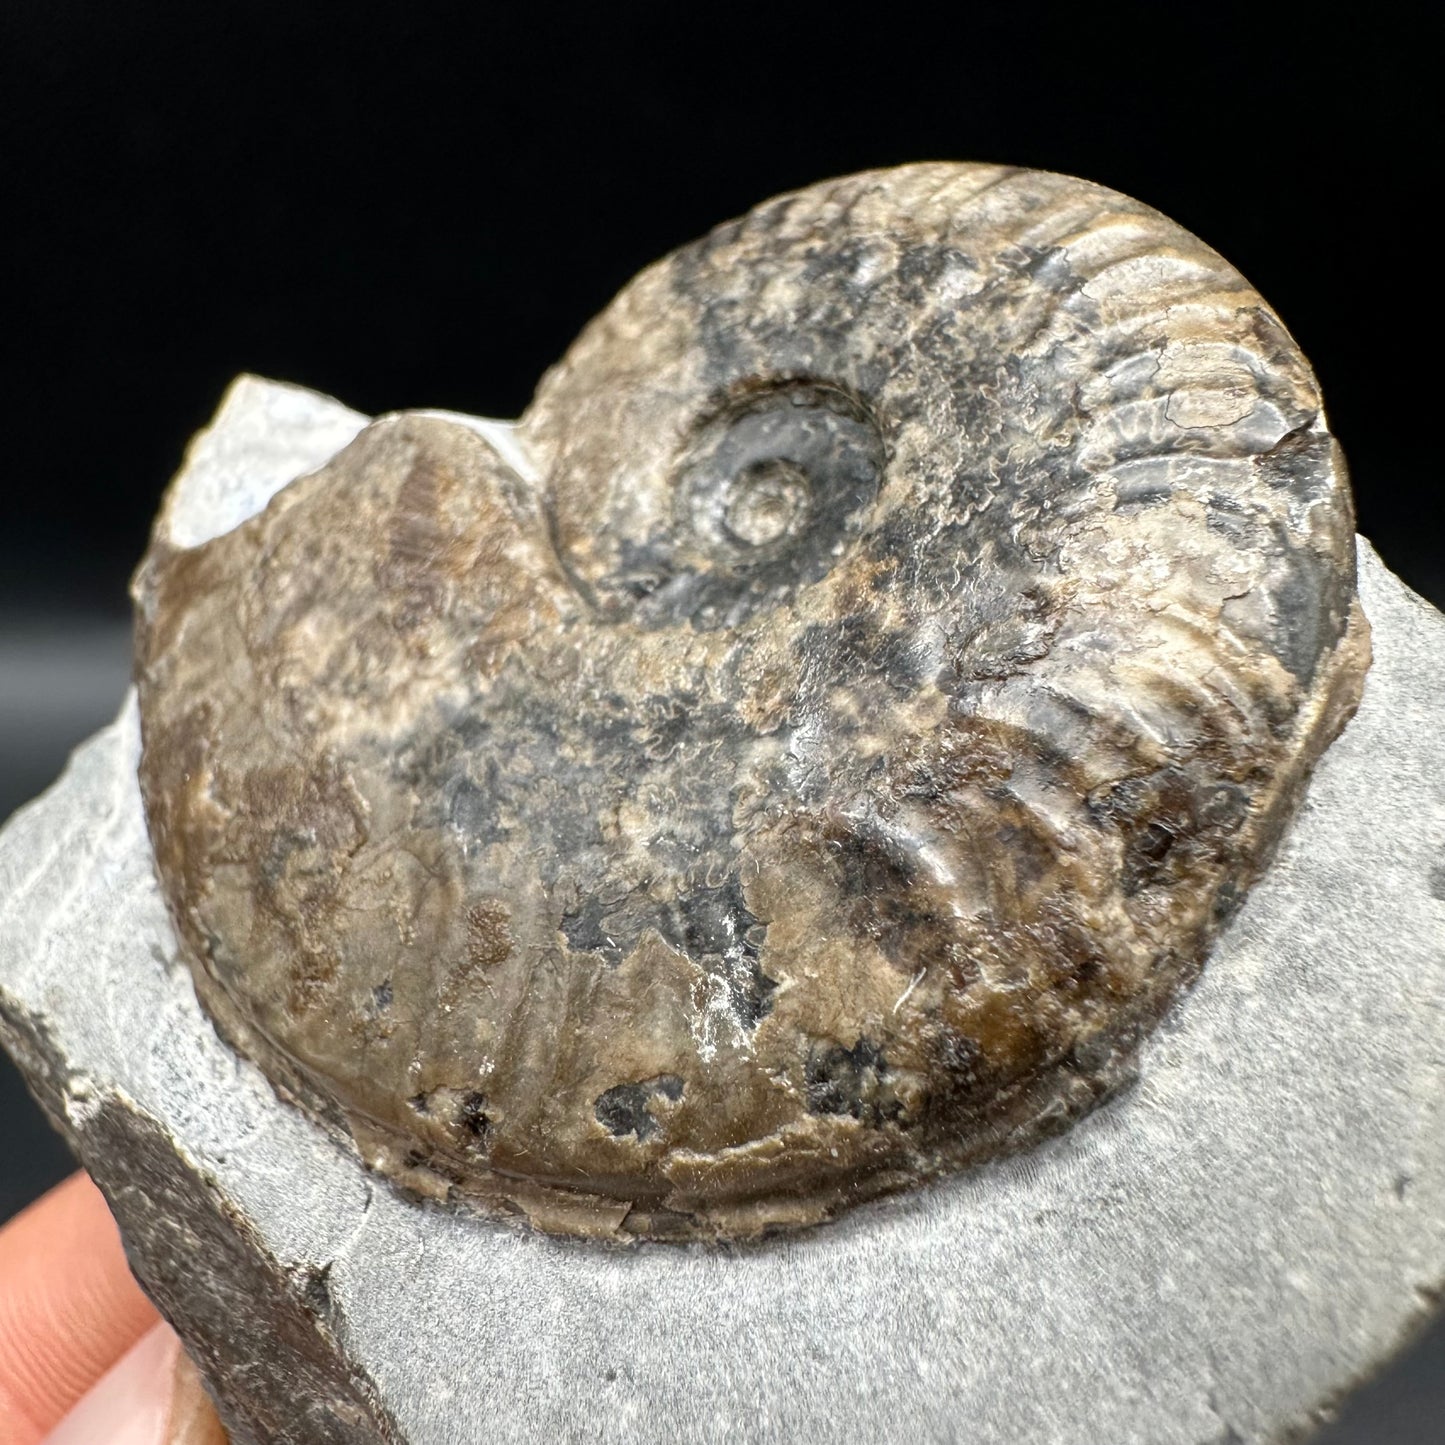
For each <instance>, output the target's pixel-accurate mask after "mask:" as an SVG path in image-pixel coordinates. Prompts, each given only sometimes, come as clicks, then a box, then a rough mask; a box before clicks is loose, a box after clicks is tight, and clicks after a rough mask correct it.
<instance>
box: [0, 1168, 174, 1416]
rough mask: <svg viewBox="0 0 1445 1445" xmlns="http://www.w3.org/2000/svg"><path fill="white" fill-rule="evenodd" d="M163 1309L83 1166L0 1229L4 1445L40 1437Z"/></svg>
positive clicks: (0, 1386)
mask: <svg viewBox="0 0 1445 1445" xmlns="http://www.w3.org/2000/svg"><path fill="white" fill-rule="evenodd" d="M158 1319H159V1316H158V1315H157V1314H156V1311H155V1308H154V1306H152V1305H151V1303H150V1302H149V1301H148V1300H147V1299H146V1298H145V1296H144V1295H143V1294H142V1293H141V1290H140V1287H139V1286H138V1285H137V1284H136V1282H135V1280H134V1279H133V1277H132V1276H131V1273H130V1269H129V1266H128V1265H127V1264H126V1259H125V1253H124V1250H123V1249H122V1248H121V1243H120V1235H119V1233H118V1231H117V1230H116V1227H115V1222H114V1220H113V1219H112V1218H111V1215H110V1211H109V1209H108V1208H107V1206H106V1203H105V1200H104V1198H103V1197H102V1196H101V1194H100V1191H99V1190H98V1189H96V1187H95V1186H94V1184H92V1183H91V1182H90V1180H89V1179H88V1178H87V1177H86V1176H85V1175H83V1174H77V1175H74V1176H72V1177H71V1178H70V1179H67V1180H66V1181H65V1182H64V1183H63V1184H60V1185H57V1186H56V1188H54V1189H52V1190H51V1191H50V1193H48V1194H47V1195H45V1196H44V1197H43V1198H42V1199H40V1200H39V1201H37V1202H36V1203H35V1204H33V1205H31V1206H30V1208H29V1209H27V1210H25V1211H24V1212H23V1213H22V1214H20V1215H18V1216H17V1217H16V1218H15V1219H13V1220H12V1221H11V1222H10V1223H9V1224H8V1225H6V1226H5V1228H4V1229H0V1445H34V1442H36V1441H38V1440H40V1439H41V1438H43V1436H44V1435H45V1433H46V1432H47V1431H48V1430H50V1429H51V1428H53V1426H54V1425H55V1424H56V1422H57V1421H58V1420H59V1419H60V1418H61V1416H62V1415H64V1414H65V1413H66V1411H67V1410H69V1409H70V1408H71V1407H72V1406H73V1405H74V1404H75V1402H76V1401H77V1400H78V1399H79V1398H80V1397H81V1396H82V1395H83V1394H84V1393H85V1392H86V1391H87V1390H88V1389H89V1388H90V1387H91V1385H92V1384H94V1382H95V1381H96V1380H97V1379H98V1378H99V1377H100V1376H101V1375H102V1374H104V1373H105V1372H106V1371H107V1370H108V1369H110V1367H111V1366H112V1365H114V1364H115V1362H116V1361H117V1360H118V1359H120V1357H121V1356H122V1355H123V1354H125V1353H126V1351H127V1350H129V1349H130V1348H131V1346H132V1345H134V1344H135V1342H136V1341H137V1340H138V1339H139V1338H140V1337H141V1335H142V1334H144V1333H145V1332H146V1331H147V1330H148V1329H150V1328H151V1327H152V1326H153V1325H155V1323H156V1322H157V1320H158Z"/></svg>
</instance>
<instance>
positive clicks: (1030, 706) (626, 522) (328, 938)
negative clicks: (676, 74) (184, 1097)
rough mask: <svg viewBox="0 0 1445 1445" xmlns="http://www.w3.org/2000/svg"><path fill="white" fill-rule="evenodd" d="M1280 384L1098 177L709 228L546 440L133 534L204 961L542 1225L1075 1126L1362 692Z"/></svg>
mask: <svg viewBox="0 0 1445 1445" xmlns="http://www.w3.org/2000/svg"><path fill="white" fill-rule="evenodd" d="M1141 262H1143V263H1144V264H1140V263H1141ZM1322 415H1323V413H1322V410H1321V402H1320V397H1319V393H1318V388H1317V386H1316V385H1315V382H1314V379H1313V377H1312V376H1311V374H1310V372H1309V368H1308V366H1307V365H1306V364H1305V362H1304V360H1303V358H1302V357H1300V355H1299V354H1298V352H1297V350H1296V349H1295V347H1294V345H1293V343H1292V342H1291V341H1290V340H1289V337H1288V334H1287V333H1286V332H1285V331H1284V329H1283V327H1282V326H1280V325H1279V323H1278V322H1277V321H1276V320H1275V318H1273V317H1272V316H1271V315H1270V313H1269V312H1268V311H1267V309H1266V308H1265V307H1264V306H1263V304H1262V303H1261V302H1260V300H1259V298H1258V297H1257V296H1256V295H1255V293H1254V292H1253V291H1251V290H1250V288H1249V287H1248V286H1247V284H1246V283H1245V282H1244V281H1243V279H1242V278H1240V277H1239V276H1238V275H1237V274H1236V273H1235V272H1233V271H1232V270H1230V268H1229V267H1228V266H1227V265H1226V264H1225V263H1224V262H1223V261H1221V260H1220V258H1219V257H1218V256H1216V255H1215V254H1214V253H1213V252H1211V251H1209V250H1208V248H1207V247H1205V246H1203V245H1202V244H1201V243H1199V242H1198V241H1196V240H1195V239H1194V238H1193V237H1191V236H1189V235H1188V234H1187V233H1185V232H1183V231H1181V230H1180V229H1179V228H1178V227H1176V226H1174V225H1172V224H1171V223H1169V222H1167V221H1166V220H1164V219H1163V218H1162V217H1160V216H1158V215H1157V214H1155V213H1154V212H1152V211H1150V210H1148V208H1147V207H1144V206H1141V205H1139V204H1138V203H1137V202H1133V201H1130V200H1128V199H1127V198H1124V197H1120V196H1118V195H1115V194H1114V193H1112V192H1109V191H1105V190H1103V189H1101V188H1099V187H1095V186H1090V185H1088V184H1086V183H1084V182H1079V181H1072V180H1069V179H1068V178H1066V177H1060V176H1048V175H1041V174H1038V173H1033V172H1027V171H1007V170H1001V169H997V168H988V167H973V166H948V165H929V166H919V167H905V168H902V169H900V170H897V171H892V172H876V173H870V174H865V175H861V176H855V177H846V178H844V179H842V180H838V181H833V182H828V183H827V184H825V185H822V186H818V187H813V188H811V189H809V190H807V191H803V192H800V193H798V194H797V195H794V196H791V197H785V198H782V199H780V200H778V201H775V202H772V203H769V204H767V205H764V206H763V207H761V208H759V209H758V210H757V211H755V212H754V213H753V214H752V215H750V216H748V217H745V218H743V219H742V220H741V221H738V222H735V223H731V224H729V225H726V226H724V227H721V228H719V229H718V230H717V231H715V232H714V233H713V234H712V235H711V236H710V237H707V238H705V239H704V240H703V241H701V242H699V243H697V244H696V245H693V246H690V247H685V248H684V249H683V250H682V251H680V252H679V253H677V254H676V255H675V256H673V257H671V258H669V259H668V260H667V261H665V262H664V263H662V264H661V265H660V266H658V267H654V268H650V269H649V270H648V271H646V272H644V273H642V274H641V275H640V276H639V277H638V278H637V279H636V280H635V281H634V282H633V283H632V284H631V285H630V286H629V287H628V288H626V290H625V291H624V292H623V293H622V294H621V295H620V296H619V297H618V298H617V300H616V301H615V302H614V303H613V305H612V306H611V307H610V308H609V309H608V310H607V312H605V313H604V314H603V316H601V317H600V318H598V320H597V321H596V322H595V323H594V324H593V325H592V326H590V327H589V328H588V329H587V330H586V331H585V332H584V334H583V335H582V336H581V337H580V338H579V339H578V341H577V343H576V345H575V346H574V348H573V349H572V351H571V352H570V353H569V355H568V357H567V359H566V360H565V361H564V362H563V363H562V364H561V365H560V366H559V367H557V368H555V369H554V370H553V371H552V372H550V373H549V374H548V376H547V377H546V378H545V379H544V381H543V382H542V384H541V386H540V387H539V389H538V393H537V396H536V399H535V400H534V402H533V404H532V406H531V407H530V408H529V409H528V412H527V414H526V416H525V417H524V419H523V420H522V422H521V423H520V424H519V435H518V442H519V447H518V451H517V453H516V455H519V456H525V457H526V458H527V459H528V462H529V465H530V466H531V467H532V468H535V475H533V474H531V473H530V472H529V473H528V474H527V475H523V474H522V473H521V472H519V471H517V470H515V469H514V467H513V464H512V461H510V460H509V457H508V456H504V455H503V454H502V452H501V451H499V450H498V449H497V448H496V447H494V446H493V445H492V444H491V443H490V442H488V441H487V440H484V439H483V437H482V436H480V435H479V434H477V433H476V432H474V431H473V430H471V429H470V428H468V427H464V426H461V425H459V424H456V423H453V422H448V421H446V420H443V419H440V418H437V417H426V416H419V415H408V414H402V415H399V416H394V417H391V418H387V419H384V420H382V421H380V422H378V423H376V424H375V425H373V426H371V427H369V428H367V429H366V430H365V431H363V432H362V433H361V435H360V436H359V437H358V438H357V439H356V441H355V442H354V443H353V444H352V445H351V446H350V447H348V448H347V449H346V450H345V451H344V452H343V453H341V454H340V455H339V456H338V457H337V458H336V459H335V460H334V461H333V462H332V463H330V464H329V465H328V466H327V467H325V468H323V469H322V470H321V471H320V472H317V473H315V474H313V475H311V476H309V477H306V478H303V479H302V480H300V481H298V482H296V483H294V484H293V486H292V487H291V488H290V489H288V491H287V492H286V493H285V495H284V497H283V498H282V499H280V500H279V501H278V504H277V505H275V506H272V507H269V508H268V509H267V510H266V511H265V512H264V513H263V514H261V515H260V516H258V517H256V518H254V519H252V520H251V521H248V522H246V523H245V524H243V525H242V526H240V527H238V528H236V529H235V530H234V531H233V532H231V533H229V534H227V535H226V536H224V537H220V538H217V539H216V540H215V541H213V542H210V543H207V544H205V545H204V546H202V547H199V548H193V549H182V548H177V547H175V546H172V545H170V544H169V543H168V542H167V541H166V540H165V538H164V536H162V537H161V538H159V539H158V541H157V545H156V546H155V548H154V549H153V550H152V552H151V554H150V555H149V557H148V559H147V561H146V563H145V565H144V567H143V568H142V572H141V574H140V576H139V578H138V580H137V594H138V597H139V598H140V601H141V606H140V609H139V618H140V620H139V624H138V667H137V675H138V684H139V689H140V699H141V715H142V726H143V732H144V744H145V746H144V755H143V760H142V766H141V782H142V788H143V792H144V796H145V802H146V808H147V816H148V820H149V823H150V827H151V835H152V839H153V841H154V843H155V846H156V856H157V864H158V869H159V873H160V878H161V882H162V884H163V887H164V891H165V894H166V897H167V901H168V903H169V905H170V907H171V911H172V915H173V917H174V919H175V921H176V925H177V929H178V931H179V933H180V935H181V937H182V940H183V943H184V946H185V949H186V952H187V954H188V957H189V958H190V960H191V962H192V965H193V971H194V974H195V978H196V986H197V991H198V993H199V995H200V997H201V998H202V1000H203V1002H204V1004H205V1006H206V1007H207V1008H208V1009H210V1010H211V1012H212V1013H213V1014H215V1015H216V1017H217V1020H218V1022H219V1023H220V1024H221V1026H222V1027H223V1029H224V1030H225V1031H226V1033H227V1035H228V1036H230V1037H234V1038H239V1039H244V1040H246V1041H247V1042H246V1047H247V1048H248V1049H250V1050H251V1051H253V1052H254V1053H255V1054H256V1056H257V1061H258V1062H259V1063H260V1064H261V1065H262V1066H263V1067H264V1068H265V1069H266V1070H267V1072H268V1073H269V1074H270V1075H271V1076H272V1077H273V1078H274V1079H276V1080H277V1081H278V1083H280V1084H281V1085H282V1086H283V1087H284V1088H285V1090H286V1092H287V1094H288V1096H290V1097H295V1098H297V1099H299V1100H300V1101H301V1103H302V1105H303V1106H304V1107H305V1108H307V1109H309V1110H310V1111H312V1112H313V1113H314V1114H316V1115H318V1116H320V1117H322V1118H324V1119H325V1120H326V1121H328V1123H331V1124H337V1123H338V1122H341V1121H345V1120H348V1119H350V1120H364V1121H366V1127H367V1128H368V1129H369V1130H372V1131H374V1132H375V1133H376V1134H377V1135H379V1136H380V1138H381V1140H382V1141H383V1143H384V1145H385V1146H386V1147H385V1148H384V1149H383V1150H381V1154H382V1156H384V1157H385V1158H386V1159H387V1160H392V1159H395V1160H398V1161H401V1162H400V1163H399V1164H398V1165H397V1166H396V1168H397V1170H399V1171H400V1172H401V1173H402V1174H403V1175H404V1176H405V1175H406V1172H407V1171H408V1170H415V1171H420V1172H421V1173H423V1174H425V1173H427V1172H430V1173H432V1174H435V1175H436V1176H437V1178H438V1180H439V1181H440V1184H439V1188H441V1187H445V1188H446V1189H447V1190H448V1191H449V1192H450V1194H451V1196H452V1197H462V1198H468V1199H473V1200H476V1201H478V1202H480V1203H481V1204H482V1205H483V1207H485V1208H488V1209H493V1210H496V1211H500V1212H507V1211H518V1210H520V1211H522V1212H524V1213H526V1214H528V1215H529V1216H531V1217H533V1218H536V1219H538V1220H539V1221H541V1222H542V1223H543V1224H544V1225H545V1226H546V1227H549V1228H558V1229H579V1230H582V1231H584V1232H585V1231H596V1230H603V1231H611V1232H614V1233H618V1234H622V1235H628V1236H631V1235H639V1234H640V1235H653V1236H656V1237H667V1238H685V1237H692V1236H695V1235H699V1234H704V1235H705V1234H728V1233H732V1232H742V1233H752V1232H757V1231H762V1230H766V1229H768V1228H771V1227H774V1226H781V1225H788V1224H798V1223H806V1222H809V1221H812V1220H816V1219H818V1218H820V1217H822V1216H824V1215H826V1214H827V1213H829V1212H831V1211H832V1210H833V1209H835V1208H836V1207H838V1205H839V1201H841V1200H844V1199H847V1200H857V1199H861V1198H863V1197H866V1196H867V1195H868V1194H869V1193H871V1192H876V1191H878V1190H881V1189H884V1188H891V1187H895V1186H896V1185H897V1184H898V1183H900V1182H901V1181H905V1180H909V1179H918V1178H925V1177H928V1176H930V1175H933V1174H937V1173H939V1172H941V1171H943V1170H946V1169H951V1168H958V1167H962V1166H964V1165H966V1164H969V1163H972V1162H974V1161H975V1160H978V1159H982V1158H986V1157H988V1156H989V1155H990V1154H992V1153H994V1152H996V1151H997V1150H998V1149H999V1148H1001V1147H1005V1146H1007V1147H1016V1146H1018V1145H1020V1144H1023V1143H1026V1142H1028V1141H1030V1140H1033V1139H1036V1138H1039V1137H1042V1136H1043V1135H1044V1134H1046V1133H1048V1132H1049V1131H1050V1130H1053V1129H1056V1128H1058V1127H1062V1126H1063V1124H1064V1123H1065V1122H1066V1121H1067V1120H1069V1119H1071V1118H1073V1117H1075V1116H1076V1115H1077V1114H1078V1113H1079V1112H1080V1111H1081V1110H1082V1109H1083V1108H1084V1107H1086V1106H1087V1104H1088V1101H1090V1100H1093V1099H1096V1098H1098V1097H1100V1096H1101V1095H1102V1094H1104V1093H1105V1092H1107V1091H1108V1090H1109V1089H1111V1088H1114V1087H1117V1085H1118V1082H1119V1080H1120V1079H1121V1078H1122V1077H1124V1076H1125V1075H1126V1074H1127V1072H1128V1069H1129V1068H1130V1067H1131V1063H1130V1060H1131V1058H1132V1054H1133V1050H1134V1049H1135V1047H1136V1044H1137V1041H1138V1039H1140V1038H1142V1037H1143V1035H1144V1034H1145V1033H1146V1032H1147V1031H1148V1030H1149V1029H1150V1028H1151V1027H1153V1026H1154V1025H1155V1023H1156V1022H1157V1021H1158V1020H1159V1018H1160V1017H1161V1015H1162V1014H1163V1013H1164V1011H1165V1010H1166V1009H1167V1008H1168V1007H1169V1006H1170V1005H1171V1004H1172V1002H1173V1001H1174V1000H1175V998H1176V997H1177V996H1178V994H1179V993H1180V991H1181V990H1182V989H1183V988H1185V987H1187V985H1188V984H1189V983H1190V982H1191V981H1192V979H1193V978H1194V977H1195V976H1196V974H1197V973H1198V971H1199V968H1200V967H1201V966H1202V963H1203V960H1204V958H1205V956H1206V953H1207V951H1208V948H1209V946H1210V943H1211V941H1212V939H1213V938H1214V936H1215V935H1216V933H1217V931H1218V929H1219V927H1220V926H1221V925H1222V922H1223V920H1224V919H1225V918H1226V917H1227V916H1228V914H1229V913H1230V912H1231V911H1232V910H1233V909H1234V908H1235V907H1237V906H1238V903H1239V900H1240V899H1242V898H1243V897H1244V896H1245V894H1246V893H1247V890H1248V888H1249V887H1250V885H1251V883H1252V882H1253V880H1254V878H1255V877H1256V876H1258V873H1259V872H1260V870H1261V869H1262V867H1263V866H1264V863H1265V862H1266V861H1267V859H1268V857H1269V855H1270V851H1271V849H1272V848H1273V847H1274V845H1275V843H1276V842H1277V840H1278V837H1279V834H1280V832H1281V830H1282V829H1283V828H1284V827H1285V826H1286V824H1287V822H1288V819H1289V817H1290V815H1291V811H1292V809H1293V807H1294V805H1295V803H1296V802H1297V800H1298V797H1299V793H1300V790H1301V789H1302V787H1303V785H1304V780H1305V778H1306V776H1307V774H1308V771H1309V767H1310V765H1311V764H1312V762H1313V761H1314V759H1315V758H1317V757H1318V755H1319V753H1320V752H1321V751H1322V749H1323V748H1324V746H1325V745H1326V744H1327V742H1328V741H1329V739H1330V737H1331V736H1332V735H1333V732H1334V731H1335V730H1336V729H1337V728H1338V727H1339V726H1340V724H1341V721H1342V719H1343V718H1344V717H1345V716H1346V715H1347V714H1348V712H1349V711H1350V710H1351V708H1352V707H1353V705H1354V702H1355V700H1356V699H1357V697H1358V693H1359V686H1360V677H1361V675H1362V671H1363V667H1364V665H1365V660H1366V642H1365V629H1364V623H1363V620H1362V619H1361V617H1360V616H1359V615H1358V610H1357V606H1356V603H1355V599H1354V572H1353V560H1352V559H1353V551H1352V547H1353V538H1352V528H1351V516H1350V507H1349V497H1348V490H1347V486H1346V481H1345V476H1344V472H1343V469H1342V463H1341V460H1340V457H1339V454H1338V449H1337V448H1336V447H1335V445H1334V442H1333V439H1332V438H1331V437H1330V436H1329V435H1328V433H1327V432H1326V431H1325V429H1324V425H1323V421H1322ZM509 455H511V454H509ZM1441 881H1442V880H1440V879H1435V880H1434V883H1433V885H1432V886H1434V887H1435V888H1436V891H1437V892H1438V891H1440V886H1441ZM614 1080H616V1081H619V1082H616V1083H613V1084H612V1086H611V1087H608V1088H606V1089H605V1090H604V1091H603V1092H602V1093H601V1094H599V1093H598V1090H599V1089H601V1088H602V1087H603V1085H604V1084H608V1083H611V1081H614ZM684 1090H685V1097H686V1106H685V1107H681V1106H679V1107H676V1108H674V1107H673V1105H675V1104H678V1102H679V1100H680V1099H681V1098H682V1097H683V1091H684ZM599 1124H600V1125H601V1126H602V1127H601V1129H599ZM859 1125H866V1126H867V1127H866V1128H863V1129H860V1128H859V1127H858V1126H859ZM621 1138H626V1139H629V1140H635V1141H636V1142H637V1143H639V1144H640V1143H642V1142H646V1143H647V1145H648V1147H647V1148H646V1149H641V1148H625V1149H620V1148H618V1147H617V1143H616V1141H617V1140H618V1139H621ZM368 1152H369V1153H374V1152H375V1151H371V1150H369V1151H368ZM386 1167H391V1166H390V1165H388V1166H386ZM662 1201H665V1204H664V1203H663V1202H662ZM618 1220H623V1221H624V1222H623V1223H617V1221H618ZM599 1221H600V1222H599Z"/></svg>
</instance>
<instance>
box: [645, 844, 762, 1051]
mask: <svg viewBox="0 0 1445 1445" xmlns="http://www.w3.org/2000/svg"><path fill="white" fill-rule="evenodd" d="M660 931H661V933H662V936H663V937H664V938H666V939H667V941H668V942H669V943H671V944H672V945H673V947H674V948H677V949H680V950H681V951H682V952H683V953H685V954H686V955H687V956H688V957H689V958H690V959H692V960H693V961H694V962H695V963H698V964H700V965H702V966H703V967H704V968H706V969H708V970H710V971H715V972H716V973H717V976H718V977H720V978H721V980H722V982H723V984H724V986H725V987H726V989H727V996H728V1002H729V1005H730V1006H731V1009H732V1012H733V1015H734V1017H735V1018H736V1019H737V1021H738V1023H739V1024H741V1025H742V1027H743V1028H745V1029H755V1028H757V1026H758V1024H759V1023H761V1022H762V1020H763V1019H764V1018H766V1017H767V1015H768V1012H769V1010H770V1009H771V1008H772V995H773V993H774V991H775V990H776V989H777V986H778V985H777V981H776V980H775V979H771V978H768V977H767V976H766V975H765V974H764V973H763V971H762V967H761V964H760V963H759V958H760V956H761V953H762V948H763V944H764V942H765V941H766V939H767V925H766V924H765V923H763V922H762V920H761V919H759V918H756V917H754V915H753V913H752V912H751V910H750V909H749V908H748V905H747V902H746V900H745V899H744V898H743V889H742V883H741V881H740V880H739V878H738V876H737V874H736V873H731V874H729V875H728V877H727V878H726V879H724V881H723V882H722V883H721V884H720V885H718V886H717V887H716V888H711V887H708V886H706V885H703V886H701V887H697V888H693V889H690V890H689V891H688V892H686V893H683V894H681V895H679V897H678V898H677V900H676V901H675V902H674V903H673V904H672V906H671V907H670V908H668V909H666V910H664V911H663V913H662V915H661V918H660Z"/></svg>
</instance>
